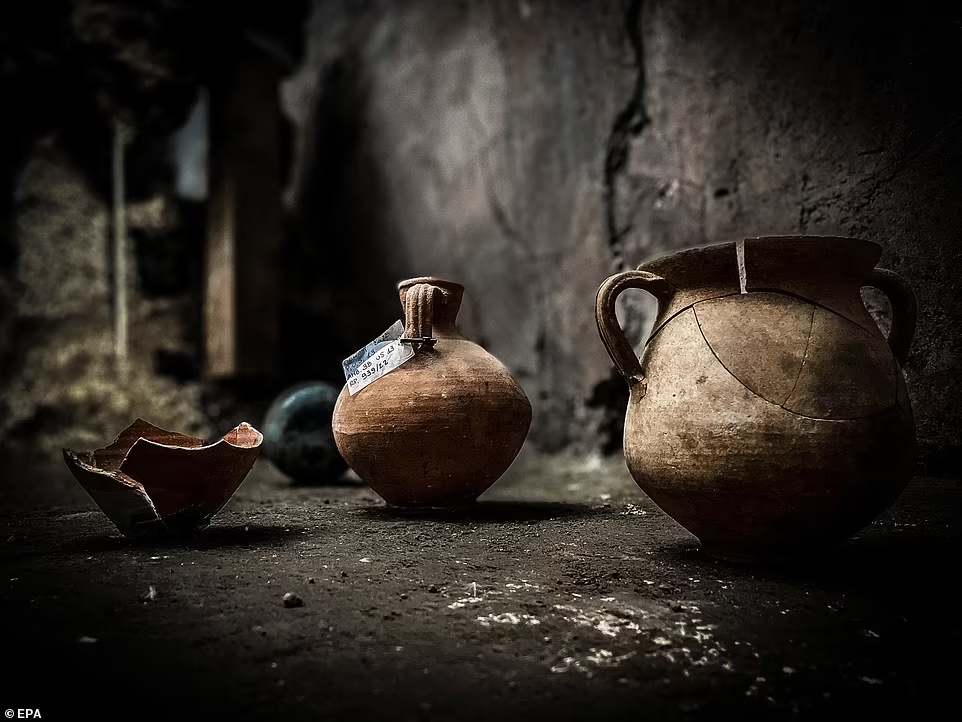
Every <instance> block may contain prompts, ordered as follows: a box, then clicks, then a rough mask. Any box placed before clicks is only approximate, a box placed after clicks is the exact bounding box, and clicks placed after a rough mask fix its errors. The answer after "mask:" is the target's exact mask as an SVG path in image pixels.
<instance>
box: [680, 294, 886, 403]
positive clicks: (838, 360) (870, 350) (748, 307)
mask: <svg viewBox="0 0 962 722" xmlns="http://www.w3.org/2000/svg"><path fill="white" fill-rule="evenodd" d="M694 310H695V315H696V317H697V320H698V324H699V327H700V328H701V332H702V334H703V335H704V337H705V341H707V343H708V345H709V346H710V348H711V350H712V352H713V353H714V354H715V356H716V357H717V358H718V360H719V361H720V362H721V364H722V365H723V366H724V367H725V368H726V369H727V370H728V372H729V373H730V374H731V375H732V376H734V377H735V378H736V379H738V380H739V381H740V382H741V383H742V384H744V385H745V387H746V388H748V389H749V390H751V391H752V392H754V393H755V394H757V395H759V396H760V397H762V398H763V399H765V400H766V401H770V402H771V403H773V404H775V405H777V406H781V407H783V408H785V409H786V410H788V411H792V412H794V413H796V414H799V415H802V416H808V417H811V418H815V419H833V420H840V419H857V418H862V417H865V416H868V415H870V414H874V413H877V412H879V411H883V410H885V409H888V408H890V407H891V406H893V405H895V403H896V401H897V399H896V389H897V379H898V376H897V369H896V363H895V359H894V358H893V357H892V354H891V351H890V350H889V347H888V344H887V343H886V342H885V341H884V339H881V338H879V337H878V336H876V335H874V334H871V333H868V332H867V331H865V330H864V329H863V328H861V327H860V326H859V325H857V324H855V323H853V322H851V321H849V320H847V319H845V318H842V317H841V316H839V315H838V314H836V313H833V312H832V311H829V310H827V309H824V308H821V307H818V306H815V305H813V304H810V303H807V302H805V301H802V300H800V299H797V298H795V297H792V296H787V295H785V294H780V293H771V292H756V293H748V294H739V295H737V296H727V297H725V298H718V299H712V300H709V301H704V302H702V303H699V304H697V305H696V306H695V307H694Z"/></svg>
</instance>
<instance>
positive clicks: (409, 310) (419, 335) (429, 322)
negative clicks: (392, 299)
mask: <svg viewBox="0 0 962 722" xmlns="http://www.w3.org/2000/svg"><path fill="white" fill-rule="evenodd" d="M441 293H443V291H442V290H441V289H440V288H438V287H437V286H432V285H431V284H430V283H416V284H414V285H413V286H411V287H410V288H409V289H408V290H407V291H405V293H404V337H403V338H401V339H400V341H401V343H407V344H411V345H412V346H413V347H414V350H415V351H418V350H420V349H421V347H423V346H427V347H429V348H430V347H432V346H434V344H435V343H437V339H435V338H433V337H432V336H431V333H432V331H433V323H434V299H435V296H436V295H438V294H441Z"/></svg>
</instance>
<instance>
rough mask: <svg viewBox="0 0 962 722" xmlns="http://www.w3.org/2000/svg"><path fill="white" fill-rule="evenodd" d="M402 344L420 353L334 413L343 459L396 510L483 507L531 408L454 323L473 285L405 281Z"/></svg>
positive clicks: (344, 394)
mask: <svg viewBox="0 0 962 722" xmlns="http://www.w3.org/2000/svg"><path fill="white" fill-rule="evenodd" d="M398 290H399V292H400V296H401V306H402V307H403V308H404V318H405V333H404V339H402V343H408V344H411V345H412V346H413V347H414V350H415V355H414V357H413V358H410V359H409V360H407V361H405V362H404V363H403V364H402V365H400V366H399V367H398V368H396V369H394V370H393V371H391V372H390V373H388V374H387V375H385V376H384V377H382V378H380V379H378V380H377V381H375V382H374V383H372V384H371V385H369V386H367V387H366V388H364V389H362V390H361V391H359V392H358V393H355V394H354V395H353V396H352V395H351V394H350V393H349V392H348V387H347V386H346V385H345V386H344V388H343V389H342V390H341V394H340V396H339V397H338V400H337V404H336V405H335V407H334V419H333V426H334V439H335V442H336V443H337V447H338V449H339V450H340V452H341V455H342V456H343V457H344V459H345V460H346V461H347V463H348V464H349V465H350V466H351V468H352V469H353V470H354V471H355V472H356V473H357V475H358V476H359V477H360V478H361V479H362V480H363V481H365V482H366V483H367V484H368V485H370V487H371V488H372V489H374V491H376V492H377V493H378V494H379V495H380V496H381V497H382V498H383V499H384V500H385V501H386V502H387V503H388V504H389V505H392V506H399V507H400V506H422V507H423V506H433V507H446V506H460V505H463V504H469V503H471V502H473V501H475V500H476V499H477V498H478V496H480V495H481V494H482V493H483V492H484V491H485V490H486V489H487V488H488V487H490V486H491V485H492V484H494V482H496V481H497V480H498V479H499V478H500V477H501V476H502V474H504V472H505V471H507V469H508V467H509V466H510V465H511V463H512V462H513V461H514V459H515V457H516V456H517V455H518V452H519V451H520V450H521V446H522V444H523V443H524V440H525V436H526V435H527V433H528V427H529V426H530V424H531V404H530V403H529V401H528V398H527V396H525V394H524V391H522V389H521V387H520V386H519V385H518V383H517V382H516V381H515V379H514V378H513V377H512V375H511V373H510V372H509V371H508V369H507V368H505V367H504V365H503V364H502V363H501V362H500V361H498V360H497V359H496V358H494V356H492V355H491V354H489V353H488V352H487V351H485V350H484V349H483V348H481V347H480V346H478V345H477V344H475V343H472V342H471V341H469V340H468V339H466V338H465V337H464V336H462V335H461V332H460V331H459V330H458V327H457V326H456V325H455V322H456V320H457V315H458V309H459V308H460V306H461V300H462V298H463V295H464V287H463V286H462V285H460V284H458V283H452V282H451V281H444V280H441V279H438V278H412V279H409V280H406V281H402V282H401V283H399V284H398Z"/></svg>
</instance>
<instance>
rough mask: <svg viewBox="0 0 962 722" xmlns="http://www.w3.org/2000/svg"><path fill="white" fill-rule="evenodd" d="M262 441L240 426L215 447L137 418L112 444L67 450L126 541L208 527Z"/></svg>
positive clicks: (82, 481)
mask: <svg viewBox="0 0 962 722" xmlns="http://www.w3.org/2000/svg"><path fill="white" fill-rule="evenodd" d="M263 438H264V437H263V436H262V435H261V433H260V432H259V431H257V429H255V428H254V427H253V426H251V425H250V424H247V423H242V424H240V425H239V426H237V427H236V428H234V429H232V430H231V431H230V432H228V433H227V434H225V435H224V437H223V438H222V439H220V440H218V441H216V442H215V443H213V444H205V443H204V442H203V441H202V440H201V439H196V438H194V437H192V436H185V435H183V434H177V433H174V432H172V431H167V430H165V429H161V428H158V427H156V426H154V425H153V424H149V423H147V422H146V421H144V420H143V419H137V420H136V421H135V422H134V423H132V424H131V425H130V426H128V427H127V428H126V429H124V430H123V431H122V432H121V433H120V435H119V436H118V437H117V438H116V439H115V440H114V442H113V443H112V444H110V445H109V446H105V447H104V448H102V449H97V450H96V451H87V452H76V451H71V450H70V449H64V450H63V458H64V461H66V462H67V466H68V467H69V468H70V471H71V472H72V473H73V475H74V477H75V478H76V479H77V481H79V482H80V484H81V486H83V488H84V489H85V490H86V491H87V493H88V494H90V496H91V498H93V500H94V501H95V502H96V503H97V505H98V506H99V507H100V508H101V510H103V512H104V513H105V514H106V515H107V516H108V517H109V518H110V520H111V521H112V522H113V523H114V524H115V525H116V527H117V528H118V529H119V530H120V531H121V533H123V534H124V535H125V536H127V537H143V536H153V535H164V534H186V533H190V532H192V531H195V530H199V529H203V528H204V527H206V526H207V525H208V524H209V523H210V520H211V518H213V516H214V515H215V514H216V513H217V512H219V511H220V510H221V509H223V508H224V505H225V504H227V502H228V501H229V500H230V498H231V496H233V494H234V492H235V491H236V490H237V487H239V486H240V484H241V482H242V481H244V479H245V478H246V477H247V474H248V473H249V472H250V470H251V467H252V466H253V465H254V461H255V460H256V459H257V455H258V453H259V452H260V447H261V442H262V441H263Z"/></svg>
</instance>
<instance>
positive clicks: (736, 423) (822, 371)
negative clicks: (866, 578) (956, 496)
mask: <svg viewBox="0 0 962 722" xmlns="http://www.w3.org/2000/svg"><path fill="white" fill-rule="evenodd" d="M880 255H881V248H880V247H879V246H878V245H876V244H874V243H870V242H867V241H862V240H857V239H851V238H834V237H817V236H816V237H804V236H802V237H787V236H779V237H768V238H747V239H745V240H744V241H739V242H737V243H724V244H718V245H713V246H707V247H704V248H698V249H693V250H690V251H685V252H681V253H677V254H674V255H670V256H666V257H663V258H659V259H656V260H653V261H650V262H647V263H644V264H642V265H641V266H639V267H638V269H637V270H635V271H628V272H625V273H620V274H617V275H615V276H612V277H611V278H608V279H607V280H606V281H605V282H604V283H603V284H602V285H601V288H600V289H599V291H598V296H597V308H596V311H597V321H598V330H599V333H600V335H601V339H602V341H603V343H604V345H605V347H606V349H607V351H608V354H609V355H610V356H611V359H612V361H613V362H614V364H615V367H616V368H617V370H618V371H619V372H620V373H621V375H622V376H624V378H625V379H626V380H627V382H628V385H629V387H630V401H629V405H628V411H627V418H626V421H625V432H624V450H625V459H626V463H627V466H628V469H629V471H630V472H631V475H632V477H633V478H634V479H635V481H636V482H637V483H638V485H639V486H640V487H641V488H642V489H643V490H644V491H645V492H646V493H647V494H648V495H649V496H650V497H651V499H652V500H653V501H654V502H655V503H656V504H657V505H658V506H659V507H661V508H662V509H663V510H664V511H665V512H666V513H667V514H669V515H670V516H671V517H672V518H673V519H675V520H676V521H677V522H678V523H680V524H681V525H682V526H683V527H685V528H686V529H687V530H688V531H690V532H691V533H692V534H694V535H695V536H696V537H698V539H699V540H700V541H701V543H702V546H703V547H704V549H705V550H706V551H707V552H708V553H710V554H712V555H713V556H716V557H720V558H725V559H729V560H736V561H750V560H763V559H778V558H784V557H792V556H797V555H799V554H805V553H810V552H815V551H818V550H820V549H824V548H826V547H828V546H831V545H833V544H835V543H837V542H839V541H841V540H843V539H845V538H847V537H849V536H850V535H852V534H854V533H855V532H857V531H858V530H859V529H861V528H862V527H864V526H865V525H866V524H868V523H869V522H870V521H872V520H873V519H874V518H875V517H876V516H878V515H879V514H880V513H881V512H882V511H884V510H885V509H886V508H887V507H888V506H889V505H890V504H891V502H892V501H894V499H895V498H896V497H897V496H898V494H899V493H900V492H901V491H902V490H903V488H904V487H905V486H906V484H907V483H908V482H909V480H910V479H911V477H912V474H913V469H914V461H915V454H916V438H915V424H914V420H913V416H912V409H911V405H910V403H909V398H908V393H907V390H906V386H905V381H904V379H903V376H902V370H901V366H902V364H903V363H904V362H905V359H906V355H907V354H908V350H909V345H910V343H911V340H912V336H913V334H914V330H915V323H916V304H915V297H914V295H913V293H912V290H911V289H910V288H909V286H908V285H907V284H906V283H905V281H904V280H903V279H901V278H900V277H899V276H898V275H896V274H895V273H893V272H891V271H887V270H883V269H877V268H875V264H876V263H877V261H878V259H879V257H880ZM865 286H874V287H876V288H878V289H880V290H882V291H883V292H884V293H885V294H886V295H887V296H888V298H889V300H890V301H891V305H892V308H893V316H894V318H893V323H892V328H891V332H890V333H889V335H888V338H886V337H885V336H883V334H882V332H881V331H880V330H879V328H878V326H876V324H875V322H874V321H873V319H872V317H871V315H870V314H869V312H868V311H867V310H866V308H865V306H864V304H863V302H862V299H861V295H860V289H861V288H862V287H865ZM627 289H643V290H645V291H648V292H649V293H651V294H652V295H653V296H654V297H655V298H656V299H657V300H658V315H657V318H656V320H655V322H654V327H653V329H652V331H651V334H650V336H649V338H648V339H647V341H646V343H645V349H644V353H643V354H642V357H641V359H640V360H639V359H638V358H637V357H636V355H635V353H634V351H633V349H632V346H631V345H630V344H629V342H628V340H627V339H626V337H625V335H624V333H623V331H622V329H621V328H620V327H619V325H618V322H617V319H616V317H615V302H616V299H617V298H618V295H619V294H620V293H622V292H623V291H625V290H627Z"/></svg>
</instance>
